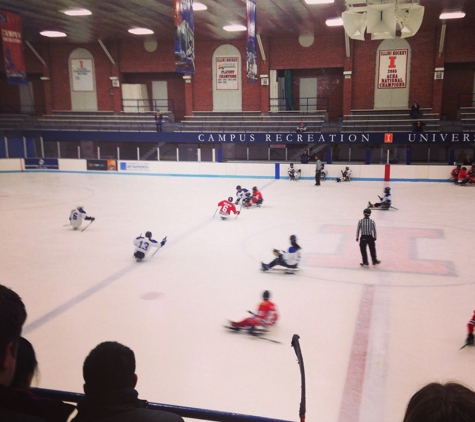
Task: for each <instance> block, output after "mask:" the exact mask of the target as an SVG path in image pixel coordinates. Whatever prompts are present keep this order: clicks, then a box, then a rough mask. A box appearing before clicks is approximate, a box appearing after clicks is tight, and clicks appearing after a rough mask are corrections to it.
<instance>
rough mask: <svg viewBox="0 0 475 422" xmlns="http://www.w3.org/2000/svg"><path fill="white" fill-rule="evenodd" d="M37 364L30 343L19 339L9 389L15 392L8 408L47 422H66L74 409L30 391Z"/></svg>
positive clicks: (69, 405)
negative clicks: (14, 367) (13, 373)
mask: <svg viewBox="0 0 475 422" xmlns="http://www.w3.org/2000/svg"><path fill="white" fill-rule="evenodd" d="M37 368H38V362H37V360H36V353H35V350H34V348H33V346H32V345H31V343H30V342H29V341H28V340H27V339H25V338H23V337H20V340H19V342H18V353H17V362H16V370H15V376H14V377H13V380H12V382H11V384H10V387H11V388H12V389H14V390H15V392H14V393H12V394H11V396H10V402H9V408H10V409H13V410H18V411H19V412H23V413H27V414H29V415H33V416H39V417H42V418H44V419H45V420H46V421H48V422H66V421H67V420H68V418H69V415H70V414H71V413H72V412H73V411H74V409H75V407H74V406H73V405H71V404H67V403H63V402H62V401H60V400H50V399H44V398H40V397H38V396H37V395H36V394H34V393H33V392H32V391H31V390H30V386H31V382H32V380H33V378H34V376H35V375H36V371H37Z"/></svg>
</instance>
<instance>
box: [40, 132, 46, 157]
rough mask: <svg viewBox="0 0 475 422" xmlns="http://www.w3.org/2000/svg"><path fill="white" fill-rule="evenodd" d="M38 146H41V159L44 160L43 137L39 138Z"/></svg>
mask: <svg viewBox="0 0 475 422" xmlns="http://www.w3.org/2000/svg"><path fill="white" fill-rule="evenodd" d="M40 146H41V158H45V146H44V143H43V137H42V136H40Z"/></svg>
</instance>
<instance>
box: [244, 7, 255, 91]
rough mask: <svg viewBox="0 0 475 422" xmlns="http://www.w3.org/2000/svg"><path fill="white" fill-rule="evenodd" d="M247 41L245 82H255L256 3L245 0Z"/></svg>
mask: <svg viewBox="0 0 475 422" xmlns="http://www.w3.org/2000/svg"><path fill="white" fill-rule="evenodd" d="M246 8H247V42H246V64H247V83H250V84H257V49H256V3H255V2H254V0H247V4H246Z"/></svg>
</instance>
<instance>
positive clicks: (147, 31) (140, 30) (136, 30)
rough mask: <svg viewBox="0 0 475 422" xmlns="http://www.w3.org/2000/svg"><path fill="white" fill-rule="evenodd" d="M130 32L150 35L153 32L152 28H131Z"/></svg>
mask: <svg viewBox="0 0 475 422" xmlns="http://www.w3.org/2000/svg"><path fill="white" fill-rule="evenodd" d="M129 32H130V33H131V34H134V35H150V34H153V31H152V30H151V29H147V28H130V29H129Z"/></svg>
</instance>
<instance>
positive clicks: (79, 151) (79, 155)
mask: <svg viewBox="0 0 475 422" xmlns="http://www.w3.org/2000/svg"><path fill="white" fill-rule="evenodd" d="M80 159H81V147H80V146H79V145H78V160H80Z"/></svg>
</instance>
